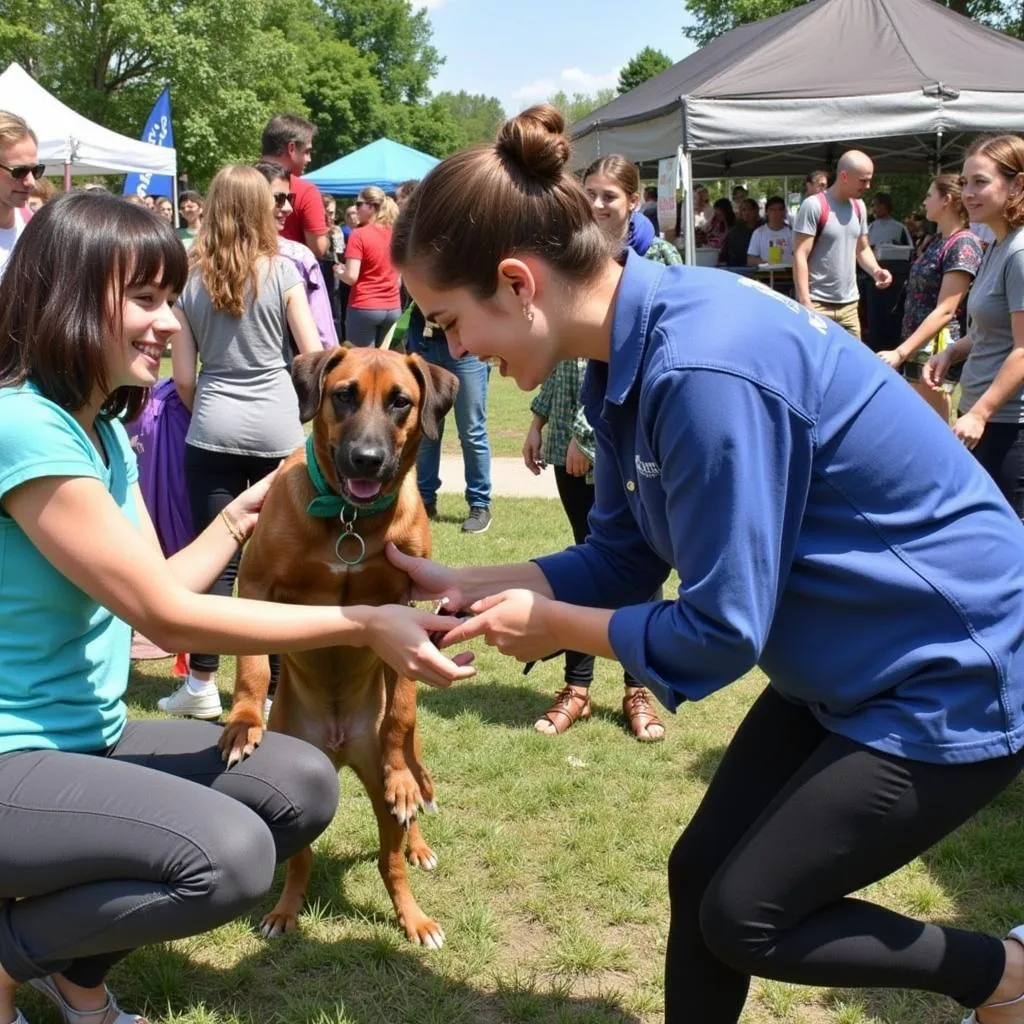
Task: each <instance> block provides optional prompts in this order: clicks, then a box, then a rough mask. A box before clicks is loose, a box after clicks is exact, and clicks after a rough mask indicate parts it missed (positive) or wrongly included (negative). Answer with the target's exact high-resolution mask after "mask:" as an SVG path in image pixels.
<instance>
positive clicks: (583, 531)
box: [554, 466, 661, 687]
mask: <svg viewBox="0 0 1024 1024" xmlns="http://www.w3.org/2000/svg"><path fill="white" fill-rule="evenodd" d="M554 470H555V484H556V485H557V487H558V497H559V500H560V501H561V502H562V508H563V509H565V514H566V517H567V518H568V520H569V525H570V526H571V527H572V536H573V540H575V541H576V543H577V544H582V543H583V542H584V541H585V540H586V539H587V534H588V533H589V530H588V528H587V518H588V517H589V515H590V510H591V509H592V508H593V507H594V485H593V484H588V483H587V478H586V477H585V476H571V475H570V474H569V473H567V472H566V470H565V466H555V467H554ZM651 600H652V601H660V600H661V590H660V588H659V590H658V592H657V593H656V594H655V595H654V596H653V597H652V598H651ZM622 680H623V683H624V684H625V685H626V686H639V685H640V683H638V682H637V681H636V680H635V679H634V678H633V677H632V676H631V675H630V674H629V673H628V672H623V673H622ZM565 681H566V683H567V684H568V685H571V686H582V687H589V686H590V684H591V683H592V682H593V681H594V656H593V655H592V654H582V653H581V652H579V651H566V652H565Z"/></svg>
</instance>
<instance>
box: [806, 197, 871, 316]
mask: <svg viewBox="0 0 1024 1024" xmlns="http://www.w3.org/2000/svg"><path fill="white" fill-rule="evenodd" d="M828 205H829V215H828V220H827V221H825V227H824V230H823V231H822V232H821V237H819V238H818V239H816V240H815V242H814V246H813V248H812V249H811V255H810V256H809V257H808V260H807V270H808V274H809V277H810V293H811V298H812V299H813V300H814V301H815V302H828V303H831V304H833V305H846V304H847V303H850V302H856V301H857V298H858V295H857V241H858V240H859V238H860V236H861V235H866V234H867V233H868V223H867V211H866V210H865V208H864V204H863V203H861V202H857V203H852V202H851V201H850V200H848V199H847V200H844V201H840V200H838V199H836V198H835V197H834V196H833V195H832V193H831V192H830V193H829V194H828ZM820 220H821V200H820V199H819V198H818V197H817V196H808V197H807V198H806V199H805V200H804V201H803V202H802V203H801V204H800V209H799V210H798V211H797V214H796V221H795V222H794V224H793V230H794V231H795V232H796V233H797V234H800V235H811V236H814V235H816V234H817V233H818V222H819V221H820Z"/></svg>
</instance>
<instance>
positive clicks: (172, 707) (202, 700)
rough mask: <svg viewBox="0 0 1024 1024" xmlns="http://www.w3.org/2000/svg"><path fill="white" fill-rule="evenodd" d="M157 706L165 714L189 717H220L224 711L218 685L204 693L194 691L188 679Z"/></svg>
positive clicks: (162, 698) (157, 703) (159, 701)
mask: <svg viewBox="0 0 1024 1024" xmlns="http://www.w3.org/2000/svg"><path fill="white" fill-rule="evenodd" d="M156 706H157V707H158V708H159V709H160V710H161V711H162V712H163V713H164V714H165V715H185V716H187V717H189V718H220V716H221V712H222V711H223V708H222V707H221V706H220V693H219V692H218V690H217V687H215V686H211V687H209V689H206V690H204V691H203V692H202V693H193V692H192V691H191V690H190V689H189V685H188V679H186V680H185V682H183V683H182V684H181V686H179V687H178V688H177V689H176V690H175V691H174V693H172V694H171V695H170V697H161V698H160V699H159V700H158V701H157V702H156Z"/></svg>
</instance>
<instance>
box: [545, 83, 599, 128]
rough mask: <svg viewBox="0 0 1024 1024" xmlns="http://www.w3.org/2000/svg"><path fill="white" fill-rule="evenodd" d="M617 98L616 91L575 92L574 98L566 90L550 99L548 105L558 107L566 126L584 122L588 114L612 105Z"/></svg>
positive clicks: (560, 91) (559, 91)
mask: <svg viewBox="0 0 1024 1024" xmlns="http://www.w3.org/2000/svg"><path fill="white" fill-rule="evenodd" d="M615 96H616V92H615V90H614V89H598V90H597V92H595V93H593V94H587V93H583V92H574V93H573V94H572V96H569V95H567V94H566V92H565V90H563V89H559V90H558V92H556V93H554V94H553V95H551V96H549V97H548V103H550V104H551V105H552V106H553V107H558V109H559V110H560V111H561V112H562V116H563V117H564V118H565V121H566V124H567V125H572V124H575V123H576V122H577V121H580V120H582V119H583V118H584V117H586V116H587V114H590V113H593V112H594V111H595V110H597V108H598V107H603V106H604V105H605V104H606V103H611V101H612V100H613V99H615Z"/></svg>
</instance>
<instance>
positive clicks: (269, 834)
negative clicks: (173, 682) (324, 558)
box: [0, 189, 473, 1024]
mask: <svg viewBox="0 0 1024 1024" xmlns="http://www.w3.org/2000/svg"><path fill="white" fill-rule="evenodd" d="M270 201H271V197H270V191H269V189H268V190H267V202H268V203H269V202H270ZM186 274H187V266H186V257H185V254H184V251H183V250H182V248H181V244H180V243H179V241H178V239H177V238H176V237H175V235H174V231H173V229H172V228H171V226H170V225H169V224H167V223H165V222H164V221H161V220H159V219H157V218H156V217H154V216H153V215H152V214H151V213H149V212H148V211H147V210H145V209H144V208H142V207H139V206H132V205H130V204H128V203H125V202H123V201H121V200H120V199H117V198H115V197H113V196H108V195H97V194H95V193H72V194H70V195H67V196H62V197H61V198H59V199H57V200H55V201H53V202H52V203H49V204H47V206H46V207H44V208H43V210H41V211H40V212H39V213H38V214H37V215H36V216H35V217H34V218H33V219H32V221H31V223H30V224H29V225H28V227H27V228H26V229H25V232H24V233H23V234H22V236H21V238H20V239H19V241H18V245H17V246H16V247H15V250H14V254H13V256H12V258H11V260H10V262H9V263H8V265H7V270H6V273H5V275H4V278H3V281H2V283H0V1024H8V1022H11V1021H16V1022H23V1021H24V1018H23V1017H22V1015H21V1014H20V1013H19V1012H18V1011H17V1009H16V1007H15V999H14V996H15V989H16V987H17V985H18V984H19V983H21V982H29V983H31V984H33V985H34V986H36V987H37V988H39V989H41V990H42V991H43V992H44V993H45V994H46V995H48V996H49V997H50V998H51V999H52V1000H53V1001H54V1002H55V1003H57V1005H58V1007H59V1008H60V1010H61V1013H62V1015H63V1016H64V1019H65V1020H73V1021H74V1022H75V1024H131V1022H137V1021H141V1020H142V1018H141V1017H137V1016H136V1015H134V1014H129V1013H122V1012H121V1011H120V1010H119V1009H118V1008H117V1005H116V1003H115V1002H114V1000H113V997H112V996H110V994H109V993H108V992H107V990H106V987H105V986H104V984H103V979H104V977H105V976H106V973H107V971H108V970H109V968H110V967H111V965H112V964H114V963H116V962H117V961H118V960H120V959H121V958H122V957H124V956H125V955H126V953H127V952H128V951H130V950H131V949H133V948H135V947H137V946H139V945H142V944H144V943H150V942H163V941H167V940H169V939H174V938H180V937H182V936H186V935H194V934H196V933H198V932H202V931H206V930H207V929H209V928H213V927H215V926H217V925H220V924H223V923H224V922H226V921H228V920H231V919H232V918H234V917H236V916H238V915H239V914H241V913H243V912H245V911H246V910H248V909H249V908H251V907H252V906H253V905H254V904H256V903H257V902H258V901H259V900H260V899H261V898H262V897H263V895H264V894H265V892H266V891H267V889H268V888H269V886H270V883H271V881H272V879H273V874H274V867H275V864H276V863H277V862H279V861H281V860H284V859H287V858H288V857H290V856H291V855H292V854H293V853H296V852H297V851H298V850H300V849H301V848H302V847H304V846H306V845H307V844H308V843H310V842H311V841H312V840H313V839H314V838H315V837H316V836H317V835H319V834H320V832H321V831H322V830H323V829H324V828H325V827H326V826H327V825H328V823H329V822H330V820H331V818H332V816H333V814H334V809H335V805H336V802H337V776H336V773H335V771H334V769H333V767H332V766H331V765H330V763H329V762H328V760H327V759H326V758H325V757H323V755H322V754H320V752H319V751H317V750H315V749H314V748H313V747H311V746H309V745H307V744H305V743H303V742H301V741H299V740H295V739H292V738H291V737H288V736H283V735H280V734H274V733H271V734H268V735H267V736H266V738H265V741H264V742H263V744H262V745H261V746H260V748H259V749H258V750H257V751H256V752H255V754H254V755H253V756H252V757H251V758H249V759H248V760H247V761H245V762H244V764H242V765H239V766H237V767H235V768H233V769H231V770H230V771H227V770H226V769H225V766H224V764H223V763H222V762H221V759H220V754H219V751H218V749H217V740H218V737H219V735H220V730H219V729H218V728H217V726H215V725H213V724H211V723H204V722H168V721H140V722H128V721H127V720H126V713H125V705H124V702H123V697H124V693H125V689H126V687H127V683H128V672H129V662H128V653H129V647H130V643H131V628H132V627H133V626H134V627H137V628H138V629H140V630H141V631H142V632H144V633H145V634H146V635H147V636H150V637H152V638H153V639H154V640H155V641H156V642H157V643H160V644H161V645H162V646H163V647H165V648H166V649H167V650H188V649H190V648H197V649H201V650H207V651H215V652H222V653H241V654H245V653H266V652H270V651H284V650H304V649H311V648H317V647H326V646H332V645H338V644H351V645H355V646H369V647H372V648H374V650H376V652H377V653H378V654H379V656H380V657H381V658H382V659H383V660H385V661H387V662H388V663H389V664H391V665H393V666H395V667H396V668H398V669H399V670H405V671H407V670H408V667H409V666H412V667H413V674H414V675H416V676H417V677H418V678H420V679H423V680H424V681H426V682H432V683H436V684H442V685H446V684H447V683H449V682H451V680H453V679H455V678H462V677H465V676H468V675H471V674H472V672H473V670H472V668H471V667H470V666H468V665H458V664H455V663H454V662H453V661H451V660H449V659H448V658H446V657H444V656H443V655H441V654H440V653H439V652H438V651H437V650H436V649H435V648H434V647H433V645H432V644H430V643H429V641H428V635H429V633H430V632H431V631H436V630H437V629H440V628H449V627H451V626H453V625H454V624H455V621H456V620H454V619H451V618H447V617H436V616H433V615H429V614H427V613H425V612H421V611H416V610H414V609H412V608H409V607H405V606H386V607H384V608H366V607H351V608H338V607H323V608H319V607H317V608H313V607H306V606H298V605H279V604H272V603H269V602H261V601H245V600H235V599H232V598H225V597H213V596H207V595H206V594H205V593H204V591H206V589H207V588H208V587H209V586H210V583H211V582H212V581H213V580H214V579H215V578H216V576H217V574H218V573H219V572H220V571H221V569H222V568H223V567H224V565H225V564H226V563H227V561H228V560H229V559H230V558H231V557H232V556H233V555H234V554H235V552H236V550H237V546H238V544H239V543H240V542H242V541H244V539H245V538H246V536H247V535H248V534H249V533H251V531H252V529H253V527H254V526H255V523H256V518H257V516H258V513H259V509H260V506H261V504H262V501H263V496H264V494H265V493H266V490H267V487H268V485H269V478H268V479H267V480H264V481H262V482H261V483H259V484H257V485H256V486H254V487H252V488H250V489H249V490H248V491H246V492H245V493H243V494H242V495H241V496H240V497H238V498H236V499H235V500H234V501H233V502H231V504H230V505H228V507H227V509H226V510H225V512H224V515H223V516H222V517H220V518H218V519H216V520H215V521H214V522H213V523H212V524H211V525H210V526H209V527H208V528H207V529H206V530H205V531H204V532H203V533H202V534H201V535H200V536H199V537H198V538H197V539H196V541H195V542H194V543H193V544H192V545H190V546H189V547H188V548H186V549H185V550H183V551H181V552H179V553H178V554H177V555H175V556H174V557H173V558H171V559H168V560H165V559H164V556H163V554H162V553H161V550H160V546H159V543H158V542H157V538H156V533H155V531H154V529H153V525H152V523H151V522H150V521H149V517H148V515H147V513H146V509H145V506H144V505H143V502H142V499H141V496H140V494H139V489H138V471H137V468H136V462H135V454H134V452H133V451H132V449H131V447H130V446H129V444H128V438H127V435H126V433H125V430H124V427H123V426H122V424H121V418H122V417H125V418H129V419H130V418H131V417H133V416H134V415H137V414H138V412H139V410H140V409H141V406H142V403H143V401H144V400H145V396H146V389H148V388H149V387H150V386H152V385H153V384H154V383H155V382H156V379H157V373H158V371H159V368H160V357H161V355H162V353H163V350H164V347H165V346H166V344H167V340H168V338H169V337H170V336H171V335H173V334H174V333H175V331H176V330H177V329H178V327H177V321H176V320H175V319H174V317H173V315H172V314H171V310H170V307H169V306H168V300H169V299H172V298H173V296H174V295H175V294H176V293H177V292H178V291H180V290H181V288H182V286H183V285H184V282H185V277H186Z"/></svg>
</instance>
